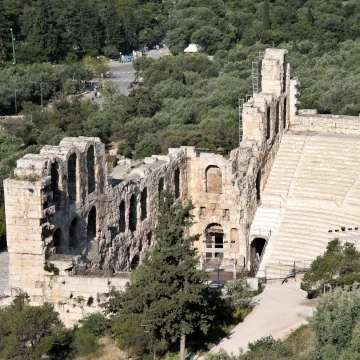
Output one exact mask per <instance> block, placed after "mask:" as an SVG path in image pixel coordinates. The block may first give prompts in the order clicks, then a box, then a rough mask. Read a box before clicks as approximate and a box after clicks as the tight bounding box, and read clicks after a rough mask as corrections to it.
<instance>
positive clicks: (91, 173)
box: [86, 145, 95, 194]
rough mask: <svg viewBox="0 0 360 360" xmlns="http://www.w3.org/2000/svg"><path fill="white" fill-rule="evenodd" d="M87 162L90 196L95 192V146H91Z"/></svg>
mask: <svg viewBox="0 0 360 360" xmlns="http://www.w3.org/2000/svg"><path fill="white" fill-rule="evenodd" d="M86 160H87V168H88V169H87V171H88V194H91V193H93V192H94V191H95V155H94V146H93V145H90V147H89V149H88V151H87V155H86Z"/></svg>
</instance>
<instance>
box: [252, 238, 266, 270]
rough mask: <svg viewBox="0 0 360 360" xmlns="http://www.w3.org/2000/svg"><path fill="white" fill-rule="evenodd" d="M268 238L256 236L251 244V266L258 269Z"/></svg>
mask: <svg viewBox="0 0 360 360" xmlns="http://www.w3.org/2000/svg"><path fill="white" fill-rule="evenodd" d="M265 245H266V240H265V239H264V238H255V239H253V240H252V242H251V244H250V261H251V267H252V268H253V269H257V267H258V265H259V263H260V259H261V256H262V254H263V252H264V249H265Z"/></svg>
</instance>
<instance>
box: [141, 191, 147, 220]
mask: <svg viewBox="0 0 360 360" xmlns="http://www.w3.org/2000/svg"><path fill="white" fill-rule="evenodd" d="M146 218H147V188H144V190H143V191H142V192H141V221H143V220H145V219H146Z"/></svg>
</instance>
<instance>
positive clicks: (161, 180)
mask: <svg viewBox="0 0 360 360" xmlns="http://www.w3.org/2000/svg"><path fill="white" fill-rule="evenodd" d="M163 191H164V178H160V179H159V186H158V193H159V199H160V198H161V195H162V193H163Z"/></svg>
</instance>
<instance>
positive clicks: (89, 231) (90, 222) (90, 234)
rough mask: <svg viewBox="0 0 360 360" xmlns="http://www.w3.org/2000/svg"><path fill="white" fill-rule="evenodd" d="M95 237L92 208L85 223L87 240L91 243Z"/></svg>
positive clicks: (94, 212)
mask: <svg viewBox="0 0 360 360" xmlns="http://www.w3.org/2000/svg"><path fill="white" fill-rule="evenodd" d="M95 237H96V207H95V206H93V207H92V208H91V210H90V212H89V216H88V222H87V240H88V241H92V240H94V239H95Z"/></svg>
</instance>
